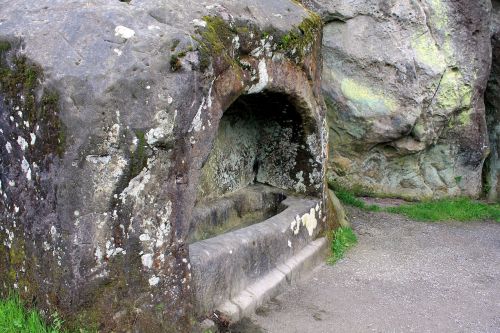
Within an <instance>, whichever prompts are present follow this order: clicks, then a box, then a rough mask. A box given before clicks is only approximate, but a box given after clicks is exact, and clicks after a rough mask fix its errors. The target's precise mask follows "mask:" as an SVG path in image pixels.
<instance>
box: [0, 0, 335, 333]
mask: <svg viewBox="0 0 500 333" xmlns="http://www.w3.org/2000/svg"><path fill="white" fill-rule="evenodd" d="M320 41H321V20H320V19H319V17H317V16H316V15H314V14H312V13H311V12H308V11H306V10H305V9H304V8H303V7H301V6H299V5H298V4H296V3H294V2H291V1H288V0H273V1H268V0H258V1H246V0H243V1H238V2H234V1H229V0H228V1H219V2H218V3H217V4H212V5H210V4H201V3H200V2H198V1H191V0H187V1H182V2H179V1H164V0H162V1H160V0H154V1H151V0H147V1H146V0H133V1H131V2H122V1H104V0H95V1H90V2H86V3H85V4H84V5H83V4H82V3H80V2H72V1H62V0H61V1H53V0H42V1H36V2H32V1H24V0H14V1H10V2H9V3H8V4H7V5H5V4H4V5H2V6H1V7H0V57H1V58H0V61H1V63H0V73H1V79H0V117H1V120H0V149H1V150H2V160H1V163H0V170H1V173H0V176H1V192H0V195H1V200H0V217H1V218H0V280H1V281H2V283H1V284H0V290H1V292H2V293H6V292H7V291H8V290H9V289H10V288H14V289H16V290H18V291H19V292H20V293H21V294H22V296H23V297H25V298H26V299H29V300H33V301H34V302H35V303H36V304H37V306H39V307H41V308H44V309H48V310H50V311H53V310H57V311H58V312H59V313H61V314H62V315H63V316H64V317H65V319H66V320H67V322H68V323H73V324H75V325H79V323H84V325H83V326H85V327H89V325H90V324H96V325H97V326H98V327H99V329H100V330H101V331H103V332H107V331H117V332H119V331H134V332H164V331H167V332H168V331H173V332H185V331H188V330H189V327H190V325H191V322H192V319H193V318H192V317H193V316H194V315H195V314H194V313H193V312H192V303H193V301H194V300H193V298H192V293H191V268H190V262H189V253H188V246H187V242H186V239H187V238H188V233H189V230H191V228H190V223H191V212H192V210H193V207H194V205H195V201H196V200H202V199H203V196H204V195H208V194H207V193H209V194H210V196H213V197H215V198H217V197H218V196H220V195H222V194H225V193H229V192H231V191H233V190H235V189H237V188H241V187H244V186H246V185H248V184H249V183H251V182H254V181H258V182H265V183H267V184H270V185H273V186H277V187H280V188H282V189H283V190H286V191H292V192H294V193H298V194H307V195H313V196H315V197H317V198H320V200H323V202H325V200H326V195H325V194H324V193H326V192H325V191H326V190H325V186H324V184H325V182H324V175H325V165H324V163H325V160H326V153H327V148H326V147H327V142H326V140H327V139H326V138H327V131H326V121H325V109H324V107H323V105H324V104H323V101H322V97H321V87H320V81H319V78H320V73H321V66H320V64H321V60H320V59H321V54H320V46H321V43H320ZM240 96H244V97H241V98H243V99H242V101H243V104H245V105H247V106H248V105H250V106H252V103H254V104H255V103H257V104H258V103H264V102H265V103H270V104H269V105H268V106H267V108H266V107H264V106H263V107H262V109H261V110H262V111H266V110H269V109H270V107H272V103H271V102H270V100H272V99H273V98H274V97H276V96H277V97H276V98H279V99H280V100H286V101H287V103H288V105H290V106H292V107H293V108H291V109H293V110H294V111H293V112H295V113H294V114H293V116H291V117H290V118H289V119H283V117H284V116H283V115H281V116H280V117H278V115H274V116H273V118H272V119H270V121H269V122H267V123H265V124H266V126H267V127H266V130H264V131H262V133H260V135H261V136H264V137H266V140H271V141H270V142H265V143H263V142H257V141H255V142H253V141H251V140H250V141H249V142H246V143H248V146H245V147H244V148H241V149H239V150H238V149H235V148H234V146H236V144H239V143H240V142H238V141H232V140H228V141H226V142H225V145H226V146H224V145H221V144H219V143H220V142H224V141H220V140H219V138H218V139H217V140H216V137H217V135H218V134H217V132H218V130H219V122H220V119H221V117H222V115H223V113H224V111H225V110H227V109H228V108H230V106H231V105H232V104H233V102H235V101H236V100H237V99H238V98H240ZM252 98H253V102H251V101H249V100H250V99H252ZM266 98H267V99H266ZM253 108H254V109H255V108H256V105H253ZM257 109H258V108H257ZM259 110H260V109H258V110H254V112H256V113H258V111H259ZM287 112H288V111H286V110H283V114H287ZM240 120H241V121H244V120H245V117H242V118H240V119H239V120H238V121H240ZM247 120H248V119H247ZM249 121H250V120H249ZM251 121H256V122H265V113H263V112H262V113H260V114H258V115H257V116H255V119H253V120H252V119H251ZM231 126H239V123H234V122H233V123H231V121H229V122H227V123H224V124H222V125H221V128H222V129H223V130H225V129H228V128H231ZM245 126H246V125H243V127H244V128H247V129H248V133H246V134H248V135H250V136H251V133H252V131H254V130H255V127H252V126H249V127H245ZM233 135H234V133H233ZM219 137H220V135H219ZM223 138H224V137H223V136H222V139H223ZM229 138H231V137H229ZM222 139H221V140H222ZM237 139H239V140H242V141H243V142H241V143H242V144H244V143H245V142H244V137H241V138H237ZM212 146H214V147H215V150H214V151H216V153H213V154H210V152H211V150H212ZM224 147H227V150H225V149H224ZM283 147H286V149H283ZM257 148H259V149H260V150H259V149H257ZM289 148H290V149H289ZM256 149H257V150H258V151H256ZM245 152H248V154H244V153H245ZM218 153H220V154H219V155H217V154H218ZM209 155H210V156H214V155H217V156H223V158H224V160H229V161H230V162H231V163H228V164H225V165H224V168H225V169H222V171H223V172H218V171H217V170H214V169H213V168H212V169H210V166H211V165H216V166H219V165H220V164H219V163H212V162H211V159H212V158H216V157H210V158H209ZM285 155H286V156H285ZM229 157H230V158H229ZM278 161H284V162H286V165H279V164H278ZM233 162H234V163H233ZM207 168H208V169H207ZM219 171H220V170H219ZM200 184H201V185H200ZM200 193H201V198H200ZM325 207H326V205H325V204H322V205H321V207H320V208H319V209H321V210H324V209H325ZM325 215H326V211H325V212H323V216H325ZM318 228H322V224H321V223H319V224H318Z"/></svg>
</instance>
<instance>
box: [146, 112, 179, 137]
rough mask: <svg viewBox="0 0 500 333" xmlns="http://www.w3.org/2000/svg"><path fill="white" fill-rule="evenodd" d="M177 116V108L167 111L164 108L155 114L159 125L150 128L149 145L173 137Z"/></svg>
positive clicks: (147, 135) (147, 134)
mask: <svg viewBox="0 0 500 333" xmlns="http://www.w3.org/2000/svg"><path fill="white" fill-rule="evenodd" d="M176 117H177V110H175V111H174V112H173V113H172V112H167V111H165V110H162V111H160V112H158V113H157V114H156V115H155V120H156V122H157V123H158V126H157V127H155V128H152V129H150V130H149V131H148V132H147V133H146V142H147V143H148V144H149V145H154V144H155V143H157V142H165V141H168V140H171V139H172V134H173V131H174V125H175V118H176Z"/></svg>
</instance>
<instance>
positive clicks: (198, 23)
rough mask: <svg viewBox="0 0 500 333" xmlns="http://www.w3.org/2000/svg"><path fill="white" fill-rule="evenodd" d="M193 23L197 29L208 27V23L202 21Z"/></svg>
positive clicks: (195, 20) (198, 20) (196, 20)
mask: <svg viewBox="0 0 500 333" xmlns="http://www.w3.org/2000/svg"><path fill="white" fill-rule="evenodd" d="M192 22H193V25H194V26H195V27H202V28H205V27H206V26H207V22H205V21H203V20H200V19H194V20H193V21H192Z"/></svg>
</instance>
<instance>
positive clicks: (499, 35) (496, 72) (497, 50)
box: [484, 1, 500, 201]
mask: <svg viewBox="0 0 500 333" xmlns="http://www.w3.org/2000/svg"><path fill="white" fill-rule="evenodd" d="M491 23H492V24H491V33H492V37H491V44H492V47H493V59H492V66H491V75H490V80H489V81H488V88H487V90H486V95H485V98H486V120H487V123H488V131H489V135H490V147H491V153H490V156H489V157H488V159H487V160H486V165H485V174H484V183H485V192H486V194H487V197H488V199H489V200H492V201H498V200H499V199H500V180H499V176H500V156H499V154H500V82H499V80H500V2H499V1H493V12H492V20H491Z"/></svg>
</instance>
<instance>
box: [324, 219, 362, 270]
mask: <svg viewBox="0 0 500 333" xmlns="http://www.w3.org/2000/svg"><path fill="white" fill-rule="evenodd" d="M357 242H358V238H357V237H356V234H355V233H354V231H353V230H352V229H351V228H349V227H340V228H338V229H337V230H335V231H334V232H333V239H332V255H331V256H330V257H329V258H328V260H327V262H328V264H330V265H333V264H334V263H336V262H337V261H338V260H340V259H342V258H343V257H344V254H345V252H346V250H347V249H348V248H350V247H352V246H354V245H355V244H356V243H357Z"/></svg>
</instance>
